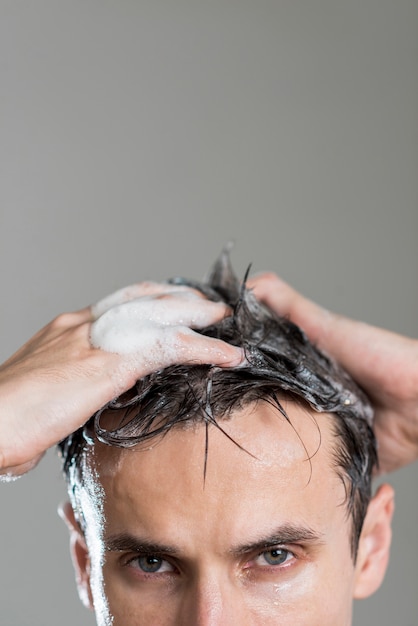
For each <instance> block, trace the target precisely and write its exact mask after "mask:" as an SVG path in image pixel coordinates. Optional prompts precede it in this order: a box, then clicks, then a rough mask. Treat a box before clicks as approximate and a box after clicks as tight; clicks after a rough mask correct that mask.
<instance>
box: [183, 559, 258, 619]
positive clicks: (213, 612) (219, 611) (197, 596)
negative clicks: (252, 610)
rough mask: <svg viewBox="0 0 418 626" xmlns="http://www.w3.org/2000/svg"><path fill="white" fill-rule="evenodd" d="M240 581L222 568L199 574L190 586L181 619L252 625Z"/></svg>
mask: <svg viewBox="0 0 418 626" xmlns="http://www.w3.org/2000/svg"><path fill="white" fill-rule="evenodd" d="M237 583H238V581H235V584H234V581H233V580H231V579H230V578H229V577H228V576H227V575H223V574H222V573H221V572H220V571H219V570H215V571H214V570H212V571H210V572H203V573H201V574H199V575H198V576H197V577H196V578H195V579H194V581H193V583H192V585H191V586H190V588H189V590H188V593H187V597H186V600H185V602H184V604H183V606H182V613H183V614H182V616H181V620H180V622H179V623H181V624H182V625H184V626H237V624H239V625H240V626H250V623H249V622H248V616H247V617H246V616H245V608H244V606H243V597H242V595H241V592H240V586H239V583H238V584H237Z"/></svg>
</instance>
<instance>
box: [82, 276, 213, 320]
mask: <svg viewBox="0 0 418 626" xmlns="http://www.w3.org/2000/svg"><path fill="white" fill-rule="evenodd" d="M184 292H187V293H193V294H194V295H195V296H197V297H200V298H203V295H202V294H201V293H200V292H198V291H196V290H195V289H191V288H190V287H185V286H183V285H171V284H167V283H157V282H152V281H146V282H142V283H136V284H134V285H129V286H128V287H123V288H122V289H119V290H118V291H115V292H114V293H112V294H110V295H109V296H106V297H105V298H103V299H102V300H99V301H98V302H96V303H95V304H93V305H92V306H91V315H92V317H93V319H97V318H98V317H100V316H101V315H103V313H105V312H106V311H108V310H109V309H111V308H113V307H115V306H118V305H120V304H124V303H126V302H129V301H131V300H135V299H137V298H141V297H143V296H154V295H166V294H178V293H184Z"/></svg>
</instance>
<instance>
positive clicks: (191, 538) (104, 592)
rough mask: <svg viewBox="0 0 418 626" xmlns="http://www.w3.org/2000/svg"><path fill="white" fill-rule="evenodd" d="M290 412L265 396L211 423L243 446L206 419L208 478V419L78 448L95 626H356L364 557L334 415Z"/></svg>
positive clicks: (292, 407) (289, 406)
mask: <svg viewBox="0 0 418 626" xmlns="http://www.w3.org/2000/svg"><path fill="white" fill-rule="evenodd" d="M285 409H286V410H287V412H288V415H289V417H290V420H291V425H290V424H289V423H288V422H287V421H286V420H285V419H284V418H283V417H282V416H281V415H280V414H279V413H278V412H277V410H275V409H273V408H272V407H271V406H270V405H268V404H267V403H264V402H261V403H258V404H257V405H253V406H249V407H247V408H245V409H244V410H241V411H239V412H236V413H235V414H234V415H233V416H232V417H231V418H230V419H228V420H222V421H221V422H220V424H221V426H222V428H223V429H224V430H225V431H226V432H227V433H228V435H230V436H231V437H232V438H233V439H234V440H235V442H236V443H238V444H239V445H240V446H242V448H244V449H245V451H243V450H242V449H240V448H239V447H238V446H236V445H234V443H233V442H231V441H230V439H228V438H227V437H226V436H225V434H223V433H222V432H220V431H219V430H218V429H216V428H214V427H213V426H211V427H209V452H208V463H207V471H206V477H205V479H204V458H205V427H204V426H203V425H197V426H190V427H186V428H180V427H179V428H176V429H175V430H172V431H171V432H169V433H168V434H167V435H166V437H164V438H163V439H162V440H159V441H155V442H153V443H152V444H151V445H150V446H149V448H147V449H144V448H133V449H129V450H121V449H118V448H112V447H108V446H104V445H102V444H96V445H95V446H94V447H93V448H91V449H90V450H89V451H88V452H87V458H86V468H85V472H86V474H87V480H86V487H85V489H84V493H83V510H84V515H85V517H86V524H87V532H86V540H87V546H88V553H86V556H85V564H83V563H84V561H83V559H80V558H79V561H81V563H82V565H81V570H82V573H81V578H83V577H84V580H85V584H86V585H87V587H88V591H89V593H90V594H91V595H92V597H93V601H94V608H95V611H96V616H97V621H98V624H99V626H108V625H109V624H112V625H113V626H140V625H142V624H144V625H146V626H152V625H158V626H174V625H179V624H182V625H186V624H190V625H211V626H215V625H220V624H222V625H231V626H232V625H236V624H240V626H245V625H260V626H261V625H265V624H274V625H277V626H279V625H285V624H286V625H289V624H295V625H298V626H308V625H309V626H348V625H349V624H351V605H352V598H353V595H354V594H355V593H356V586H358V585H359V579H360V578H361V576H362V573H361V572H362V568H363V565H364V559H363V558H361V559H360V560H361V563H360V565H359V563H358V561H357V565H356V566H355V565H354V562H353V557H352V554H351V551H350V538H351V532H352V527H351V519H350V517H349V516H348V515H347V508H346V502H345V499H346V493H345V489H344V485H343V483H342V481H341V479H340V478H339V477H338V475H337V471H336V468H335V460H334V457H333V452H334V451H335V445H336V439H335V435H334V434H333V430H332V426H331V420H332V419H333V418H332V417H331V416H329V415H326V414H322V415H320V414H316V413H315V419H313V412H311V411H308V410H307V409H306V408H304V407H301V406H299V405H297V404H295V403H293V402H287V403H285ZM308 457H310V460H308ZM76 558H77V557H76ZM361 593H362V592H360V595H361ZM363 595H367V594H363ZM111 616H112V617H113V621H112V620H111Z"/></svg>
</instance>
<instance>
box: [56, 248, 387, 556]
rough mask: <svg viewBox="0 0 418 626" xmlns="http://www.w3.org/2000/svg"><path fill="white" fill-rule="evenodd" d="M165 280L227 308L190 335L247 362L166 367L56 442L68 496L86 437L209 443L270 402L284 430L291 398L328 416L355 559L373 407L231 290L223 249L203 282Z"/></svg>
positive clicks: (271, 317)
mask: <svg viewBox="0 0 418 626" xmlns="http://www.w3.org/2000/svg"><path fill="white" fill-rule="evenodd" d="M170 282H172V283H175V284H183V285H189V286H192V287H194V288H196V289H198V290H200V291H201V292H203V294H205V295H206V296H207V297H208V298H209V299H211V300H215V301H223V302H226V303H227V304H228V305H229V306H230V307H231V308H232V310H233V315H231V316H230V317H227V318H225V319H224V320H222V321H221V322H219V323H217V324H214V325H212V326H209V327H207V328H205V329H204V330H202V331H199V332H201V333H202V334H204V335H207V336H210V337H216V338H218V339H223V340H224V341H227V342H229V343H231V344H233V345H236V346H241V347H243V348H244V351H245V354H246V359H247V362H246V363H245V364H244V365H241V366H238V367H234V368H228V369H224V368H219V367H214V366H210V365H175V366H171V367H168V368H166V369H163V370H159V371H157V372H155V373H153V374H151V375H149V376H146V377H145V378H143V379H141V380H139V381H137V383H136V384H135V386H134V387H133V388H132V389H130V390H129V391H128V392H127V393H125V394H123V395H122V396H120V397H118V398H116V399H114V400H113V401H112V402H110V403H109V404H107V405H106V406H105V407H103V408H102V409H101V410H100V411H98V412H97V413H96V414H95V415H93V417H92V418H91V419H90V420H89V422H87V424H86V425H85V426H84V427H82V428H80V429H79V430H77V431H76V432H74V433H73V434H72V435H70V436H69V437H67V438H66V439H64V440H63V441H62V442H61V443H60V444H59V448H60V450H61V454H62V458H63V465H64V471H65V473H66V474H67V477H68V480H69V482H70V488H71V489H73V490H75V489H76V485H77V483H78V482H79V481H80V480H82V475H81V474H82V472H81V458H82V451H83V449H84V448H85V447H86V446H88V445H90V444H92V443H93V441H94V438H97V439H99V440H100V441H101V442H103V443H105V444H109V445H114V446H119V447H123V448H126V447H131V446H136V445H138V444H141V443H142V442H147V441H149V440H150V439H153V438H155V437H158V436H163V435H164V434H166V433H167V432H169V430H170V429H171V428H174V427H176V426H178V425H181V424H184V423H196V422H203V423H204V424H205V425H206V443H207V444H208V426H209V425H210V424H212V425H214V426H216V427H217V428H220V429H221V430H222V425H221V424H220V423H219V422H220V421H222V419H226V418H227V417H228V416H230V415H231V414H232V413H233V412H234V411H236V410H238V409H240V408H243V407H244V406H246V405H248V404H251V403H255V402H258V401H267V402H269V403H271V404H273V405H274V406H275V407H277V409H278V411H280V413H281V414H282V415H283V416H284V417H285V418H286V419H287V420H288V421H289V422H290V420H289V418H288V416H287V414H286V412H285V411H284V409H283V407H282V405H281V403H280V397H283V395H286V396H291V397H292V398H293V399H296V400H297V401H299V402H306V403H307V404H308V405H310V407H312V408H313V409H314V410H315V411H319V412H328V413H331V414H333V416H334V417H335V420H334V422H333V424H334V430H335V435H336V437H335V450H334V463H335V469H336V471H337V473H338V474H339V476H340V477H341V479H342V481H343V484H344V486H345V489H346V494H347V498H346V499H347V511H348V514H349V515H351V516H352V528H353V530H352V537H351V547H352V553H353V558H355V555H356V552H357V546H358V540H359V536H360V532H361V528H362V524H363V521H364V517H365V514H366V511H367V506H368V504H369V501H370V498H371V478H372V470H373V467H374V466H375V465H376V463H377V454H376V441H375V437H374V434H373V430H372V427H371V425H372V409H371V406H370V404H369V401H368V399H367V398H366V396H365V395H364V393H363V392H362V391H361V389H360V388H359V387H358V386H357V385H356V384H355V383H354V381H353V380H352V379H351V378H350V377H349V375H348V374H347V373H346V372H345V371H344V370H343V369H342V368H341V367H340V366H339V365H338V364H336V363H335V362H334V361H333V360H332V359H330V358H329V357H328V356H326V355H325V354H323V353H322V352H320V351H319V350H318V349H317V348H316V347H315V346H314V345H313V344H312V343H311V342H310V341H309V340H308V339H307V337H306V336H305V334H304V333H303V332H302V330H301V329H300V328H298V327H297V326H295V324H293V323H292V322H291V321H289V320H288V319H286V318H283V317H278V316H277V315H275V314H274V313H273V312H272V311H270V310H269V309H267V308H266V307H265V306H264V305H262V304H260V303H259V302H258V301H257V300H256V299H255V297H254V296H253V294H252V293H251V292H250V291H249V290H248V289H247V288H246V287H245V280H244V282H243V283H242V284H240V283H239V281H238V280H237V278H236V277H235V275H234V273H233V271H232V268H231V265H230V261H229V254H228V252H227V251H224V253H223V254H222V255H221V257H220V258H219V260H218V261H217V263H216V264H215V266H214V268H213V270H212V273H211V274H210V276H209V278H208V280H207V281H205V282H204V283H196V282H192V281H187V280H184V279H174V280H172V281H170ZM115 412H117V413H115ZM115 417H116V419H117V420H118V422H117V426H116V427H115ZM302 444H303V442H302ZM207 453H208V448H207V446H206V451H205V455H206V456H207ZM206 456H205V460H206ZM74 496H75V491H74Z"/></svg>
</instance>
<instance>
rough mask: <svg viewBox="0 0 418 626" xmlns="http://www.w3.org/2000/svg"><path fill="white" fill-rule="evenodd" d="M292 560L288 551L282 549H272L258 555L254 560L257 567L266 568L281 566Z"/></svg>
mask: <svg viewBox="0 0 418 626" xmlns="http://www.w3.org/2000/svg"><path fill="white" fill-rule="evenodd" d="M293 558H294V554H293V553H292V552H290V550H285V549H284V548H272V549H271V550H266V551H265V552H262V553H261V554H259V555H258V557H257V558H256V559H255V563H256V564H257V565H261V566H262V567H263V566H264V567H266V566H268V565H283V564H284V563H287V562H288V561H291V560H292V559H293Z"/></svg>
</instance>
